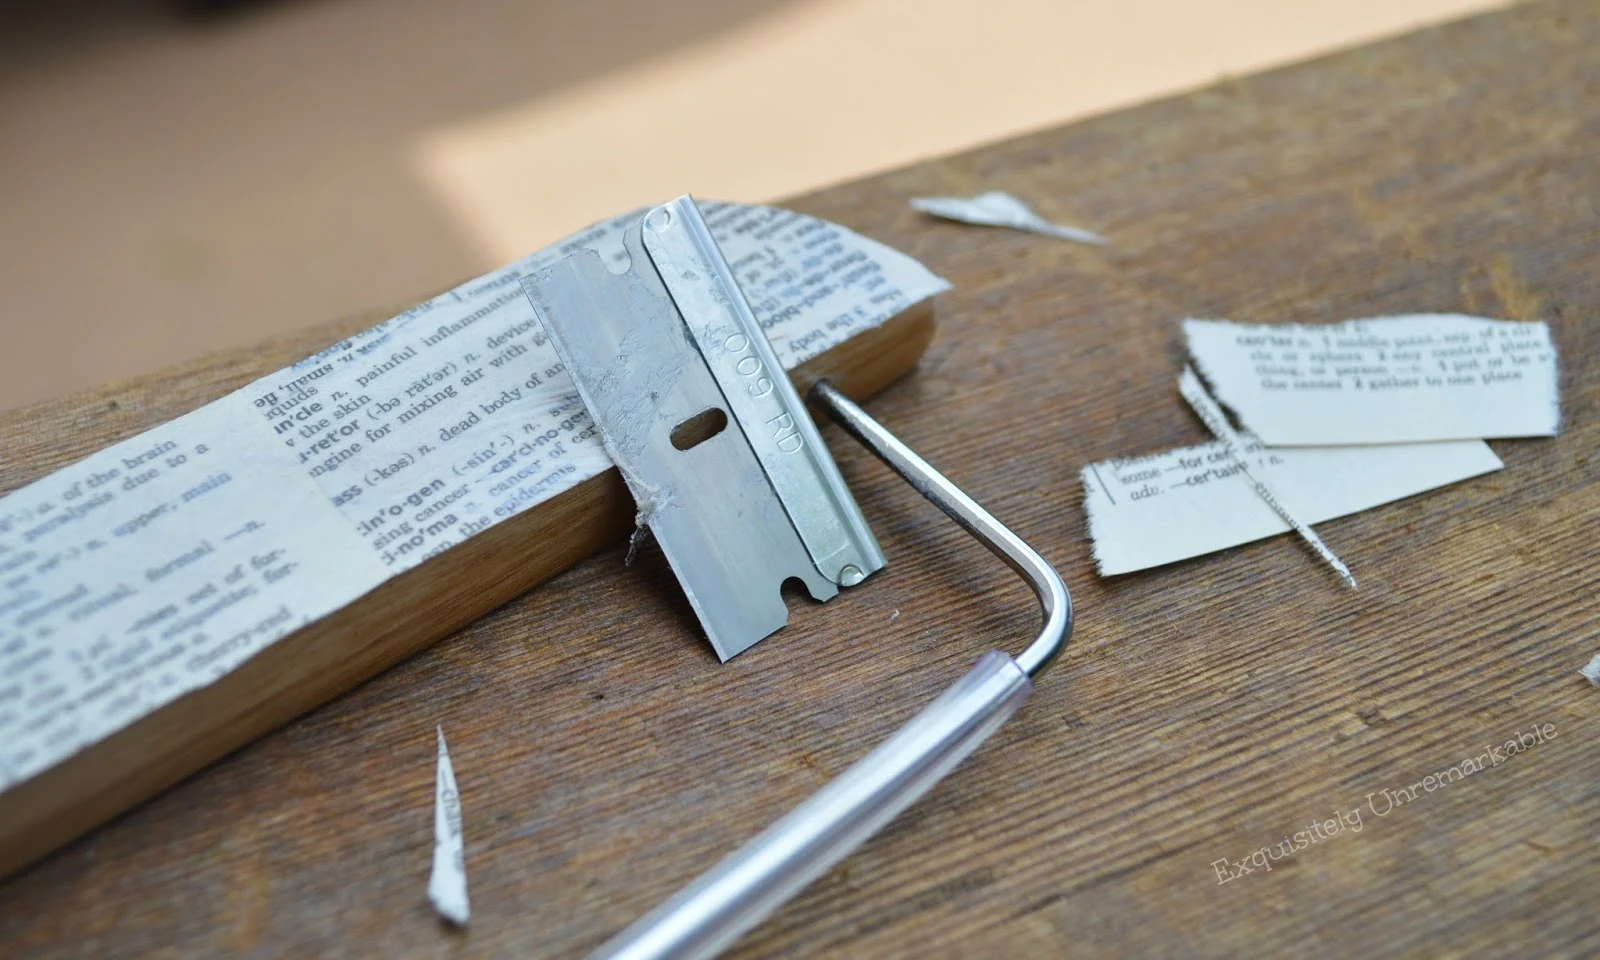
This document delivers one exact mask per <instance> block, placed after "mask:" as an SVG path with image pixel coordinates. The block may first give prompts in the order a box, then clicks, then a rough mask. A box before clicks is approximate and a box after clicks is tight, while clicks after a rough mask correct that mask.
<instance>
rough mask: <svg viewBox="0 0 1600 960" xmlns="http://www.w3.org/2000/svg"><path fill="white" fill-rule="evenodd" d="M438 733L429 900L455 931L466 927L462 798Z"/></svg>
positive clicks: (465, 870)
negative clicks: (455, 927) (455, 928)
mask: <svg viewBox="0 0 1600 960" xmlns="http://www.w3.org/2000/svg"><path fill="white" fill-rule="evenodd" d="M438 732H439V763H438V767H437V769H436V771H435V773H434V784H433V873H432V874H431V875H429V877H428V899H429V900H431V901H433V908H434V909H435V910H438V911H439V916H441V917H443V918H445V919H446V920H448V921H450V922H451V923H453V924H455V925H456V926H458V927H464V926H466V925H467V917H468V915H469V913H470V911H469V909H468V906H467V849H466V840H465V838H464V837H463V836H462V833H461V794H459V793H457V792H456V772H455V770H454V769H453V768H452V767H451V766H450V750H449V748H448V747H446V746H445V745H444V727H439V728H438Z"/></svg>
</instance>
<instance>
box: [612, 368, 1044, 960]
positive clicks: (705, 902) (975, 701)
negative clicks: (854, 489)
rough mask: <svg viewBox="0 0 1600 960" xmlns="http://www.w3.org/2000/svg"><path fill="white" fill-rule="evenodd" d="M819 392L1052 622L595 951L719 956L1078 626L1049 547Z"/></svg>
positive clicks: (681, 959) (1017, 694)
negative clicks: (1000, 563) (1021, 583)
mask: <svg viewBox="0 0 1600 960" xmlns="http://www.w3.org/2000/svg"><path fill="white" fill-rule="evenodd" d="M810 396H811V400H812V401H813V402H814V403H816V404H817V405H818V406H820V407H821V408H822V409H824V410H826V411H827V412H828V414H829V415H830V416H832V417H833V418H834V419H835V420H837V421H839V423H840V424H841V425H842V426H843V427H844V428H845V429H846V430H847V431H849V432H850V434H851V435H852V436H854V437H855V438H856V439H857V440H859V441H861V442H862V443H863V444H865V445H866V446H867V448H868V449H870V450H871V451H872V452H873V453H876V454H877V455H878V456H879V457H881V458H882V459H883V461H884V462H885V463H887V464H889V466H890V467H892V468H893V469H894V470H895V471H896V472H897V473H899V474H900V475H901V476H902V477H904V478H905V479H906V480H907V481H909V482H910V483H911V485H912V486H913V487H915V488H916V489H917V490H918V492H920V493H921V494H922V495H923V496H925V497H927V498H928V499H929V500H932V501H933V502H934V503H935V504H936V505H937V506H938V507H939V508H940V509H941V510H943V511H944V512H945V513H947V514H949V515H950V517H951V519H953V520H955V521H956V522H957V523H959V524H961V526H962V527H964V528H966V530H967V532H968V533H970V534H972V535H973V536H974V537H976V538H977V539H978V540H979V541H980V542H982V543H983V544H984V545H985V546H987V547H988V548H989V549H990V550H992V551H994V552H995V554H996V555H998V556H999V557H1000V559H1002V560H1004V561H1005V562H1006V563H1007V564H1008V565H1009V566H1010V567H1011V568H1012V569H1013V570H1015V571H1017V573H1019V574H1021V575H1022V578H1023V579H1025V580H1027V581H1028V584H1029V585H1030V586H1032V587H1033V591H1034V593H1035V594H1037V595H1038V597H1039V604H1040V605H1041V606H1042V607H1043V608H1044V615H1045V623H1044V629H1043V630H1042V631H1040V633H1039V636H1038V638H1037V639H1035V640H1034V641H1033V643H1032V644H1030V645H1029V646H1028V648H1027V649H1026V650H1024V651H1023V653H1022V655H1021V656H1020V657H1018V658H1016V659H1012V658H1011V657H1010V656H1009V655H1007V654H1004V653H1000V652H998V651H995V652H991V653H988V654H986V655H984V657H983V658H982V659H980V660H979V661H978V663H977V665H976V666H975V667H973V669H972V670H971V671H969V672H968V673H967V675H966V676H964V677H962V678H961V679H960V680H958V681H956V683H955V685H954V686H952V687H950V688H949V689H948V690H946V691H945V692H944V693H943V694H941V695H940V696H939V697H938V698H937V699H935V700H934V701H933V702H932V703H930V704H928V705H927V706H926V707H924V708H923V709H922V711H921V712H920V713H918V714H917V715H916V716H914V717H912V718H911V719H910V720H909V721H908V722H907V723H906V724H905V725H904V726H902V727H901V728H900V729H899V730H898V731H896V732H895V734H894V735H893V736H891V737H890V738H889V739H888V740H885V741H884V742H883V743H881V744H879V745H878V746H877V747H876V748H875V749H874V750H872V752H870V753H868V754H867V755H866V756H865V757H862V758H861V759H860V760H857V761H856V762H855V763H854V764H852V765H851V766H850V768H849V769H847V770H845V771H844V772H843V773H841V774H840V775H839V776H837V777H835V778H834V779H833V780H832V781H830V782H829V783H828V784H827V785H826V786H824V787H823V788H822V789H821V790H818V791H817V792H816V793H814V794H812V795H811V796H810V797H809V798H807V799H806V800H805V801H804V802H803V803H801V804H800V805H799V806H798V807H795V808H794V809H793V810H791V811H789V813H788V814H787V815H785V816H784V817H782V818H781V819H779V820H778V821H777V822H776V823H774V824H772V825H771V826H769V827H768V828H767V829H766V830H764V831H762V832H761V833H760V834H758V835H757V836H755V837H752V838H751V839H750V840H748V841H746V842H745V844H744V845H743V846H742V847H740V848H739V849H737V850H735V851H734V852H733V853H730V854H729V855H728V856H726V857H724V858H723V859H722V861H721V862H720V863H718V864H717V865H716V866H714V867H712V868H711V869H710V870H708V871H706V872H705V873H703V874H701V875H700V876H699V877H697V878H696V879H695V880H694V881H693V882H691V883H690V884H689V885H688V886H687V887H685V888H683V889H682V890H680V891H678V893H677V894H676V895H675V896H673V897H672V898H671V899H669V900H668V901H667V902H665V903H663V904H661V905H660V906H658V907H656V909H654V910H652V911H651V912H650V913H648V914H646V915H645V916H644V917H642V918H640V919H639V920H637V921H635V922H634V923H633V924H632V925H631V926H629V927H628V928H627V929H626V930H623V931H622V932H621V933H619V934H617V935H616V936H615V937H613V938H612V939H611V940H610V941H608V942H607V943H606V944H604V945H603V946H601V948H600V949H599V950H598V951H597V952H596V953H594V954H593V955H592V957H595V958H607V960H704V958H708V957H714V956H716V955H717V954H718V953H720V952H721V951H722V950H723V949H724V948H725V947H727V946H728V945H729V944H730V943H732V942H733V941H734V940H735V939H737V938H738V937H739V936H740V935H741V934H743V933H744V932H745V931H746V930H749V929H750V928H751V927H753V926H755V925H756V924H757V923H760V922H761V921H762V920H763V919H764V918H765V917H767V916H769V915H770V914H771V913H772V911H774V910H776V909H777V908H778V907H779V906H780V905H781V904H782V903H784V902H785V901H786V900H788V899H789V898H790V897H792V896H794V895H795V894H796V893H798V892H799V891H800V890H802V889H804V888H805V886H806V885H807V884H809V883H810V882H811V881H813V880H815V879H816V878H817V877H819V876H821V875H822V874H823V873H824V872H826V871H827V870H828V869H829V868H830V867H832V866H833V864H835V863H838V862H839V861H840V860H842V859H844V858H845V857H847V856H849V855H850V853H851V851H853V850H855V849H856V848H857V847H859V846H860V845H861V844H862V843H864V842H865V841H866V839H867V838H868V837H870V836H872V835H873V834H874V833H876V832H877V831H878V830H879V829H881V828H882V827H883V826H884V825H885V824H887V823H888V822H889V821H890V820H892V819H894V818H895V817H896V816H898V815H899V814H900V812H901V811H903V810H905V809H906V808H907V807H908V806H910V805H911V804H913V803H915V802H916V801H917V799H918V798H919V797H921V796H923V795H924V794H925V793H927V792H928V790H930V789H931V788H932V787H933V785H934V784H935V783H937V782H938V781H939V780H940V778H942V777H943V776H944V775H945V774H947V773H949V772H950V771H951V770H953V769H955V767H956V765H957V764H959V763H961V761H962V760H963V759H965V758H966V757H967V756H968V755H970V754H971V753H972V751H974V750H976V749H977V748H978V746H979V745H980V744H982V743H983V741H984V740H985V739H987V738H988V736H989V735H990V734H992V733H993V732H994V731H995V730H997V729H998V728H999V727H1000V725H1001V724H1003V723H1005V722H1006V720H1007V719H1008V718H1009V717H1010V716H1011V715H1012V714H1014V713H1015V712H1016V711H1017V709H1018V708H1020V707H1021V706H1022V703H1023V701H1024V700H1026V699H1027V698H1028V694H1029V693H1030V692H1031V691H1032V689H1033V680H1032V678H1033V677H1035V676H1037V675H1038V674H1039V673H1040V672H1042V671H1043V670H1044V669H1045V668H1046V667H1048V666H1049V665H1050V663H1051V661H1053V660H1054V659H1055V658H1056V655H1057V654H1059V653H1060V652H1061V649H1062V648H1063V647H1064V646H1066V642H1067V636H1068V635H1069V634H1070V633H1071V632H1072V598H1071V597H1070V596H1069V595H1068V594H1067V587H1066V584H1064V583H1062V582H1061V577H1060V576H1059V575H1057V573H1056V572H1055V571H1054V570H1053V569H1051V567H1050V565H1049V564H1048V563H1045V561H1044V558H1043V557H1041V556H1039V554H1038V553H1036V552H1034V550H1033V548H1031V547H1029V546H1028V545H1027V544H1026V543H1023V542H1022V540H1021V539H1020V538H1019V537H1017V535H1016V534H1014V533H1012V532H1011V531H1010V530H1007V529H1006V528H1005V526H1004V525H1003V524H1002V523H1000V521H998V520H996V519H995V518H994V517H992V516H990V515H989V513H988V511H986V510H984V509H983V508H982V507H980V506H978V504H977V503H976V502H974V501H973V500H972V498H971V497H969V496H967V495H966V494H964V493H962V492H961V490H960V489H959V488H957V487H956V485H955V484H953V483H951V482H950V481H949V480H947V479H945V478H944V476H942V475H941V474H940V473H939V471H937V470H935V469H933V468H932V467H930V466H928V464H927V462H926V461H924V460H923V459H922V458H921V457H919V456H917V455H916V454H915V453H912V452H911V450H910V448H908V447H907V446H906V445H905V444H903V443H901V442H900V441H899V440H897V439H895V437H894V435H893V434H891V433H890V432H889V431H888V430H885V429H884V428H883V426H882V425H880V424H879V423H878V422H877V421H876V420H873V419H872V418H871V417H869V416H867V414H866V413H865V412H864V411H862V409H861V408H860V407H858V406H856V405H855V404H854V403H851V402H850V401H849V400H848V399H846V398H845V396H844V395H843V394H841V393H839V392H838V391H837V390H835V389H834V388H833V387H832V386H831V385H829V384H828V383H827V382H826V381H822V382H819V383H817V384H816V386H814V387H813V388H812V390H811V395H810Z"/></svg>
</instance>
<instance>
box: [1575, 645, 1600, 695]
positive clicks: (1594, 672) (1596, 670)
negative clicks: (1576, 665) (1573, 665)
mask: <svg viewBox="0 0 1600 960" xmlns="http://www.w3.org/2000/svg"><path fill="white" fill-rule="evenodd" d="M1578 672H1579V673H1581V674H1583V679H1585V680H1587V681H1589V682H1590V683H1592V684H1594V685H1595V686H1597V687H1600V653H1597V654H1595V655H1594V658H1593V659H1591V660H1590V661H1589V662H1588V663H1586V664H1584V666H1583V669H1582V670H1579V671H1578Z"/></svg>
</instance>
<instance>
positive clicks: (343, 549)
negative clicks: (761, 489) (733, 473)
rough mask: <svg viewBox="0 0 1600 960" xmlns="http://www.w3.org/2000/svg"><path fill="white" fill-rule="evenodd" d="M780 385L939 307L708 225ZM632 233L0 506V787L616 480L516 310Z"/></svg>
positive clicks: (846, 263) (556, 364)
mask: <svg viewBox="0 0 1600 960" xmlns="http://www.w3.org/2000/svg"><path fill="white" fill-rule="evenodd" d="M702 209H703V210H704V211H705V214H706V218H707V220H708V222H709V224H710V226H711V230H712V232H713V234H714V235H715V236H716V238H717V241H718V243H719V244H720V245H721V246H722V249H723V251H724V253H725V254H726V256H727V259H728V261H729V263H730V264H731V265H732V266H733V268H734V270H735V273H736V275H737V276H738V279H739V282H740V284H741V286H742V288H743V289H744V291H745V294H746V296H747V297H748V298H749V300H750V302H751V306H752V307H753V308H754V311H755V315H756V317H757V319H758V320H759V321H760V322H761V325H762V327H763V329H764V330H766V331H767V335H768V336H769V337H770V338H771V340H772V345H773V349H774V350H775V351H776V353H777V355H778V357H779V359H780V361H781V362H782V363H783V364H784V366H785V367H786V368H792V367H794V366H796V365H798V364H800V363H802V362H804V361H805V360H808V359H810V358H811V357H814V356H816V355H817V354H819V353H822V352H823V351H825V350H827V349H829V348H830V347H833V346H835V345H837V344H839V343H841V342H843V341H844V340H845V339H847V338H848V337H850V336H851V335H852V334H854V333H857V332H859V331H862V330H866V329H869V328H871V327H874V326H877V325H878V324H881V323H883V322H884V321H885V320H887V319H888V318H890V317H892V316H894V315H895V314H897V313H899V312H901V311H903V310H904V309H905V308H907V307H908V306H910V305H911V304H914V303H916V302H919V301H921V300H925V299H927V298H929V297H931V296H933V295H934V294H935V293H938V292H939V291H941V290H943V289H946V288H947V286H948V285H947V284H945V283H944V281H942V280H940V279H939V278H937V277H935V276H934V275H932V274H931V273H929V272H928V271H927V270H926V269H925V268H923V267H922V265H921V264H919V263H917V262H916V261H914V260H912V259H910V258H909V257H906V256H905V255H903V254H901V253H898V252H897V251H894V250H892V249H890V248H888V247H885V246H883V245H882V244H879V243H876V242H874V241H872V240H869V239H867V238H865V237H862V236H859V235H857V234H855V233H852V232H851V231H849V230H846V229H845V228H843V227H840V226H837V225H835V224H832V223H827V222H825V221H822V220H817V219H815V218H812V217H806V216H802V215H800V214H797V213H792V212H790V211H786V210H780V209H776V208H772V207H764V206H755V205H747V204H715V203H706V204H703V205H702ZM634 216H636V214H630V215H627V216H623V217H618V218H616V219H614V220H611V221H607V222H605V223H601V224H597V225H596V226H594V227H592V228H590V229H588V230H585V231H583V232H582V233H580V234H577V235H575V236H573V237H571V238H568V239H567V240H565V241H563V242H561V243H559V244H556V245H553V246H551V247H548V248H546V249H544V250H541V251H539V252H537V253H535V254H533V255H531V256H529V257H527V258H525V259H523V260H520V261H518V262H516V263H513V264H511V265H509V266H507V267H503V268H501V269H499V270H496V271H493V272H491V273H488V274H485V275H484V276H481V277H478V278H476V279H474V280H470V281H468V282H467V283H464V284H462V285H460V286H459V287H456V288H455V289H453V290H450V291H448V292H446V293H444V294H441V295H440V296H438V297H435V298H433V299H432V300H429V301H427V302H426V303H422V304H419V305H418V306H416V307H413V308H412V309H410V310H407V311H406V312H404V313H402V314H400V315H398V316H396V317H393V318H391V319H389V320H386V321H384V322H383V323H380V324H378V325H377V326H375V327H372V328H370V329H368V330H365V331H362V332H361V333H358V334H356V335H355V336H353V337H351V338H350V339H348V340H345V341H343V342H341V343H338V344H335V345H334V346H332V347H330V348H328V349H327V350H324V351H322V352H321V353H318V354H317V355H315V356H312V357H309V358H307V359H305V360H303V361H301V362H299V363H296V364H294V365H293V366H291V367H289V368H287V369H285V370H281V371H279V372H277V373H275V374H272V375H269V376H266V377H263V378H261V379H260V380H258V381H256V382H255V383H252V384H250V385H249V386H246V387H244V388H243V389H241V390H238V391H236V392H235V393H232V394H229V395H228V396H226V397H223V398H222V399H220V400H218V401H216V402H214V403H212V404H209V405H207V406H205V407H202V408H201V409H199V410H196V411H194V412H193V413H190V414H187V415H186V416H183V417H180V418H178V419H177V420H174V421H172V422H170V423H167V424H164V425H162V426H159V427H156V428H155V429H153V430H150V431H148V432H146V433H144V434H141V435H140V436H137V437H133V438H131V439H129V440H126V441H123V442H122V443H119V444H117V445H115V446H113V447H111V448H109V449H106V450H103V451H101V452H99V453H96V454H94V455H93V456H90V457H88V458H86V459H84V460H82V461H80V462H78V463H76V464H73V465H72V466H69V467H66V468H64V469H62V470H60V471H58V472H56V473H54V474H51V475H50V476H47V477H45V478H43V479H41V480H39V481H37V482H35V483H33V484H30V485H29V486H27V487H24V488H22V489H20V490H17V491H15V492H13V493H11V494H9V495H8V496H6V497H4V498H0V789H5V788H7V787H9V786H11V785H13V784H15V783H17V782H19V781H21V780H25V779H27V778H29V777H32V776H34V775H35V774H37V773H39V772H40V771H42V770H45V769H47V768H48V767H50V766H52V765H54V764H56V763H59V762H61V761H62V760H64V759H65V758H67V757H69V756H71V755H72V754H73V753H74V752H76V751H77V750H79V749H81V748H83V747H84V746H87V745H88V744H91V743H94V742H95V741H97V740H100V739H102V738H103V737H105V736H107V735H109V734H110V733H112V732H114V731H116V730H117V729H119V728H121V727H122V726H124V725H126V724H128V723H131V722H132V721H134V720H135V719H137V718H139V717H141V716H143V715H145V714H147V713H149V712H151V711H153V710H155V709H157V708H159V707H161V706H162V705H163V704H166V703H168V702H170V701H172V700H173V699H175V698H177V697H179V696H181V695H182V694H184V693H185V692H188V691H190V690H194V689H197V688H199V687H201V686H203V685H205V684H208V683H210V682H212V681H213V680H215V679H216V678H217V677H219V676H221V675H223V674H224V673H226V672H228V671H230V670H232V669H234V668H235V667H237V666H238V665H239V664H241V663H243V662H244V661H245V660H246V659H248V658H249V657H250V656H252V655H253V654H255V653H256V652H257V651H260V650H262V649H264V648H265V647H266V646H268V645H269V644H271V643H272V642H273V641H274V640H276V639H278V638H279V637H282V636H285V635H286V634H288V633H291V632H292V631H294V630H296V629H297V628H299V627H301V626H303V625H304V624H307V623H309V622H311V621H313V620H316V619H318V618H320V617H323V616H326V615H327V614H329V613H332V612H333V611H335V610H338V609H339V608H341V607H343V606H345V605H347V604H349V603H350V602H351V601H353V600H355V599H356V598H357V597H360V596H361V595H362V594H364V593H366V592H368V591H370V590H372V589H373V588H374V587H376V586H378V585H379V584H381V583H383V582H384V581H385V580H387V579H388V578H390V577H392V576H394V575H395V574H398V573H400V572H402V571H405V570H408V569H411V568H412V567H415V566H416V565H418V564H420V563H422V562H424V561H425V560H426V559H427V558H429V557H431V556H433V555H435V554H437V553H439V552H441V551H443V550H446V549H449V548H450V547H451V546H454V545H455V544H458V543H461V542H462V541H463V540H465V539H467V538H468V537H470V536H472V535H473V534H475V533H477V532H479V531H481V530H485V529H487V528H488V527H490V526H492V525H494V524H496V523H498V522H500V521H502V520H505V519H507V518H509V517H512V516H515V515H517V514H518V513H520V512H522V511H524V510H527V509H528V508H530V507H532V506H534V505H535V504H538V503H542V502H543V501H545V500H548V499H550V498H551V497H554V496H556V495H557V494H559V493H561V492H563V491H565V490H568V489H570V488H572V487H573V486H575V485H577V484H578V483H580V482H582V481H583V480H586V479H588V478H590V477H593V476H596V475H598V474H600V473H602V472H604V471H605V470H606V469H608V468H609V467H610V461H609V460H608V459H607V457H606V454H605V450H604V448H603V447H602V446H601V444H600V441H599V438H598V436H597V435H596V432H595V428H594V425H593V424H592V423H591V422H590V421H589V417H588V414H587V413H586V412H585V411H584V408H583V405H582V403H581V402H580V401H579V399H578V396H577V393H576V391H575V390H574V389H573V386H572V383H571V381H570V380H569V379H568V378H567V376H566V374H565V371H564V370H563V369H562V367H561V363H560V360H559V359H558V358H557V356H556V354H555V350H554V349H553V348H552V347H551V346H550V343H549V341H548V339H547V338H546V336H545V334H544V331H543V330H542V329H541V328H540V327H539V324H538V322H537V321H536V320H535V318H534V315H533V310H532V308H531V306H530V305H529V304H528V301H527V299H526V298H525V297H524V296H523V294H522V290H521V288H520V283H519V281H520V279H521V277H522V275H523V274H524V273H527V272H528V271H530V270H532V269H535V268H537V267H540V266H543V265H545V264H548V263H552V262H554V261H555V260H557V259H559V258H561V257H563V256H566V255H567V254H568V253H570V252H572V251H574V250H577V249H580V248H584V247H589V248H593V249H597V250H599V251H601V252H602V253H603V254H604V255H605V256H607V257H610V258H618V257H625V256H626V254H625V253H624V252H623V249H622V241H621V236H622V232H623V230H624V228H625V227H626V226H627V225H628V224H629V223H630V222H631V221H632V219H633V218H634Z"/></svg>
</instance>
